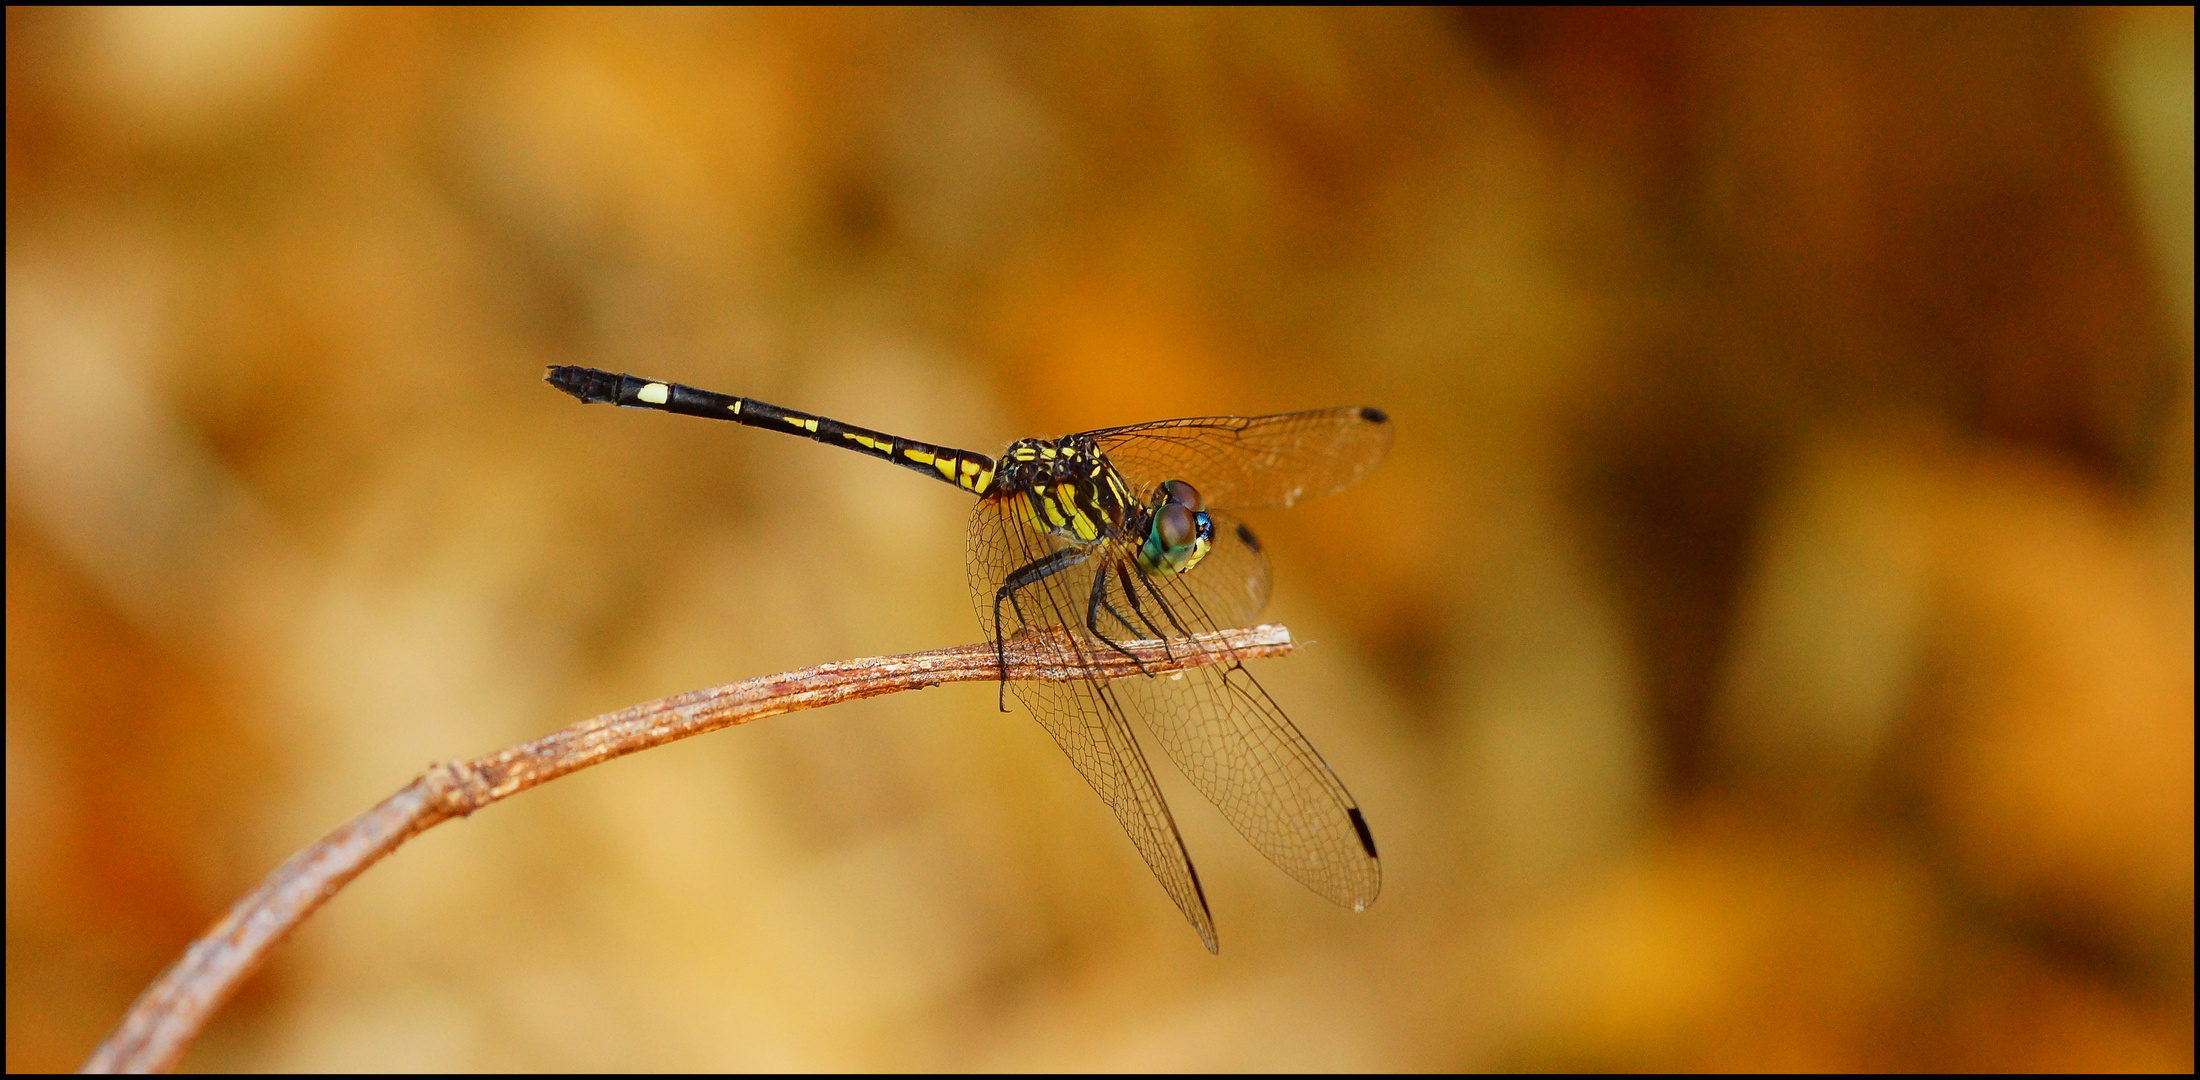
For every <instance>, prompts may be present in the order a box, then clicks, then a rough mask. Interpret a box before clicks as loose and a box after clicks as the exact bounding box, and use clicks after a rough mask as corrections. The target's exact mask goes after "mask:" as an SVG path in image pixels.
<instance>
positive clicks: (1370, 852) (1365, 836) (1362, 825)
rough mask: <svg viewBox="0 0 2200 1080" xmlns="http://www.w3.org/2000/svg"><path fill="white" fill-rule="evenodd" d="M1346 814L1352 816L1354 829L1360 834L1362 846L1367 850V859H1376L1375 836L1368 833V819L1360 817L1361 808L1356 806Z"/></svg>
mask: <svg viewBox="0 0 2200 1080" xmlns="http://www.w3.org/2000/svg"><path fill="white" fill-rule="evenodd" d="M1345 813H1347V814H1350V815H1352V828H1353V829H1354V830H1355V831H1357V832H1358V833H1359V834H1360V846H1361V847H1364V848H1366V849H1367V857H1368V858H1370V859H1372V858H1374V857H1375V834H1374V833H1371V832H1368V831H1367V819H1366V818H1364V817H1361V816H1360V808H1359V807H1357V806H1355V807H1352V808H1350V809H1348V810H1346V811H1345Z"/></svg>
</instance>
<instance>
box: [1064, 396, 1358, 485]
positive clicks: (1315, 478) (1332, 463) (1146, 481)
mask: <svg viewBox="0 0 2200 1080" xmlns="http://www.w3.org/2000/svg"><path fill="white" fill-rule="evenodd" d="M1086 434H1088V435H1089V436H1091V438H1092V440H1093V442H1094V443H1095V444H1097V445H1098V446H1099V448H1100V450H1101V452H1102V453H1105V454H1106V455H1107V456H1108V460H1109V461H1110V462H1113V463H1114V465H1115V467H1116V468H1117V469H1118V470H1120V471H1121V472H1122V473H1123V476H1124V478H1125V479H1127V480H1129V481H1130V484H1131V490H1132V491H1134V492H1137V493H1138V494H1139V496H1140V497H1141V498H1143V497H1144V495H1145V493H1147V492H1150V491H1152V490H1153V489H1154V487H1155V486H1156V485H1158V484H1161V483H1163V482H1165V481H1169V480H1183V481H1186V482H1188V483H1190V484H1191V485H1192V486H1193V487H1196V488H1198V489H1199V491H1200V493H1201V494H1202V495H1204V496H1205V497H1206V500H1207V505H1208V506H1210V507H1214V506H1221V507H1250V506H1290V505H1292V504H1294V503H1297V502H1299V501H1300V500H1302V499H1310V498H1313V497H1314V496H1316V495H1326V494H1328V493H1330V492H1332V491H1335V490H1337V489H1338V488H1341V487H1344V486H1345V485H1346V484H1349V483H1351V482H1353V481H1354V480H1358V479H1359V478H1360V477H1362V476H1365V475H1367V473H1368V470H1370V469H1373V468H1374V467H1375V466H1376V465H1378V464H1381V463H1382V460H1383V456H1384V455H1386V454H1388V453H1390V441H1391V425H1390V418H1389V417H1388V416H1385V415H1384V414H1383V413H1382V411H1381V410H1378V409H1369V408H1361V407H1350V408H1343V409H1317V410H1315V411H1313V412H1296V413H1278V414H1276V415H1274V416H1195V417H1191V418H1189V419H1184V420H1157V421H1154V422H1153V423H1150V424H1133V425H1131V426H1129V427H1119V428H1103V429H1101V430H1099V431H1093V432H1087V433H1086Z"/></svg>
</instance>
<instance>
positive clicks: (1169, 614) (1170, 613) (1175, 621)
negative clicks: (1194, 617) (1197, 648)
mask: <svg viewBox="0 0 2200 1080" xmlns="http://www.w3.org/2000/svg"><path fill="white" fill-rule="evenodd" d="M1138 583H1139V584H1140V585H1144V586H1145V587H1146V595H1148V596H1151V597H1153V602H1154V606H1155V607H1158V608H1160V609H1161V617H1162V618H1164V619H1167V620H1169V625H1170V626H1173V627H1176V632H1177V633H1178V634H1179V635H1181V636H1184V637H1190V636H1191V634H1192V631H1191V628H1190V627H1187V626H1185V625H1184V620H1182V619H1179V618H1177V617H1176V609H1175V608H1172V607H1170V606H1169V601H1168V599H1167V598H1166V597H1163V596H1162V595H1161V590H1159V589H1156V588H1154V587H1153V578H1151V577H1149V576H1147V575H1146V574H1143V573H1141V574H1139V575H1138ZM1141 614H1143V612H1141ZM1162 636H1166V635H1162Z"/></svg>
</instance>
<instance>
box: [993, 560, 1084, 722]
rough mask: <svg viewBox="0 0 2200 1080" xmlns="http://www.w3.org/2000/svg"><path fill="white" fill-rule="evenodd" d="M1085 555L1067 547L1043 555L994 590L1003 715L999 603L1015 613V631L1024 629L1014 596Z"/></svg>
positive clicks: (1004, 648)
mask: <svg viewBox="0 0 2200 1080" xmlns="http://www.w3.org/2000/svg"><path fill="white" fill-rule="evenodd" d="M1087 554H1089V552H1087V551H1085V550H1084V549H1083V548H1074V547H1066V548H1063V549H1062V550H1060V551H1056V552H1052V553H1050V554H1047V555H1043V556H1041V557H1039V558H1036V559H1033V560H1031V561H1030V562H1028V563H1025V564H1024V565H1023V566H1022V567H1020V568H1018V569H1017V571H1016V572H1015V573H1013V574H1010V575H1008V578H1007V579H1006V580H1004V581H1002V582H1001V587H1000V588H998V589H995V590H993V655H994V656H995V657H996V658H997V659H998V660H999V661H1000V665H1001V711H1002V712H1007V711H1008V631H1007V630H1006V629H1004V628H1003V627H1002V626H1001V601H1003V600H1006V601H1008V607H1009V610H1010V611H1013V612H1015V613H1016V628H1017V629H1019V630H1021V629H1023V627H1024V607H1023V605H1022V604H1020V603H1018V602H1017V601H1016V594H1017V593H1018V592H1020V591H1022V590H1023V589H1025V588H1027V587H1029V586H1031V585H1034V584H1037V583H1038V582H1041V581H1044V580H1046V579H1047V578H1050V577H1053V576H1054V575H1056V574H1059V573H1061V572H1062V571H1064V570H1067V569H1069V568H1070V567H1072V566H1075V565H1077V564H1078V563H1081V562H1083V561H1085V556H1086V555H1087Z"/></svg>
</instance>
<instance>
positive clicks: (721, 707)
mask: <svg viewBox="0 0 2200 1080" xmlns="http://www.w3.org/2000/svg"><path fill="white" fill-rule="evenodd" d="M1060 632H1061V631H1059V630H1054V631H1051V633H1057V634H1058V633H1060ZM1193 640H1195V641H1199V642H1202V643H1204V644H1206V645H1207V646H1209V647H1207V648H1197V649H1187V648H1183V647H1181V646H1178V647H1174V648H1170V647H1165V645H1164V643H1162V642H1159V641H1144V642H1131V643H1129V644H1128V645H1127V649H1128V651H1129V652H1130V653H1132V654H1135V655H1136V657H1137V659H1136V660H1135V661H1134V660H1133V659H1132V658H1131V657H1130V656H1126V655H1124V654H1122V653H1113V652H1107V653H1102V654H1100V655H1098V656H1095V657H1090V658H1088V659H1091V660H1093V661H1094V662H1095V663H1096V664H1097V665H1098V667H1099V668H1100V669H1101V670H1100V672H1099V674H1100V675H1102V676H1103V677H1105V678H1118V677H1122V676H1128V675H1134V674H1137V673H1138V671H1139V665H1140V664H1143V665H1144V668H1145V670H1146V671H1147V672H1148V673H1158V672H1169V671H1180V670H1183V669H1185V668H1190V667H1198V666H1200V665H1203V664H1213V663H1229V662H1234V661H1235V660H1238V659H1243V658H1248V657H1262V656H1280V655H1283V654H1284V653H1288V652H1290V651H1291V649H1292V642H1291V632H1290V631H1289V630H1287V629H1285V628H1283V627H1281V626H1273V625H1270V626H1257V627H1253V628H1251V629H1246V630H1219V631H1214V632H1211V633H1205V634H1199V635H1196V636H1195V637H1194V639H1193ZM1066 653H1072V651H1070V650H1064V649H1062V648H1061V646H1060V645H1059V644H1055V645H1051V646H1045V647H1042V646H1040V645H1039V644H1038V643H1037V642H1036V641H1035V640H1034V639H1033V638H1032V637H1028V636H1027V637H1019V638H1016V639H1013V640H1011V641H1010V642H1009V643H1008V649H1007V654H1008V677H1009V678H1011V679H1036V680H1042V681H1047V682H1068V681H1073V680H1077V679H1082V678H1085V677H1087V675H1088V672H1087V671H1086V670H1085V669H1083V668H1065V667H1062V666H1060V665H1059V664H1056V663H1052V662H1050V660H1049V658H1051V657H1059V656H1062V655H1065V654H1066ZM998 657H999V654H997V653H996V652H995V651H994V647H993V645H992V644H991V643H985V644H979V645H960V646H957V647H955V648H952V649H934V650H932V651H930V652H921V653H910V654H907V655H904V656H882V657H872V658H870V659H865V660H849V661H844V662H841V663H836V664H824V665H821V666H819V667H813V668H804V669H802V670H800V671H791V672H787V673H785V674H780V675H767V676H764V677H762V678H757V679H749V680H747V681H745V682H737V683H731V684H728V685H725V686H716V687H712V688H710V689H708V690H695V691H691V692H689V693H685V694H679V695H676V696H673V697H668V698H661V699H659V700H657V701H651V702H646V703H643V704H640V705H635V706H633V707H631V708H627V709H622V710H620V711H618V712H614V713H605V714H604V715H602V716H598V717H596V718H594V719H591V720H583V721H581V722H580V723H577V724H574V725H572V726H571V727H567V728H565V729H563V730H560V731H556V732H553V733H551V734H549V735H545V736H543V737H542V738H540V739H535V740H533V741H531V742H525V743H521V744H519V745H518V746H514V747H510V748H508V749H505V750H502V751H499V752H497V753H494V754H491V755H489V756H487V757H480V758H475V759H474V760H472V761H451V762H445V763H443V764H441V765H436V766H433V767H431V768H430V769H429V770H428V771H427V772H424V773H422V774H420V776H419V778H417V779H415V780H414V781H413V782H412V783H410V784H407V785H405V787H404V788H403V789H402V790H400V791H398V792H397V794H395V795H392V796H390V797H389V798H387V799H384V800H382V802H381V803H380V804H379V805H377V806H375V807H374V808H373V809H370V810H368V811H367V812H366V813H363V814H360V815H359V816H358V817H355V818H353V819H351V820H350V821H348V822H345V823H344V825H343V826H342V827H341V828H338V829H337V830H336V831H335V832H332V833H330V834H328V835H327V836H324V837H322V838H321V839H320V840H318V841H316V842H314V843H313V844H312V845H311V846H309V847H307V848H306V849H305V850H303V851H300V852H299V853H297V854H296V855H293V856H291V857H290V858H289V859H288V860H286V861H285V862H284V863H283V864H282V865H281V866H278V867H276V868H275V871H274V872H273V873H271V874H269V875H268V876H267V879H266V880H265V881H262V882H261V883H260V885H259V887H258V888H255V889H253V890H252V891H251V892H249V893H246V894H245V895H244V897H243V898H241V899H239V900H238V901H237V902H236V904H234V905H233V906H231V907H230V909H229V913H228V914H226V915H224V916H222V919H221V921H220V922H217V923H215V924H214V927H213V929H211V930H208V931H207V932H206V934H205V935H204V936H203V937H201V938H199V939H198V940H197V941H194V942H192V943H191V947H190V948H188V949H186V950H184V953H183V956H182V958H181V959H178V960H177V961H176V962H175V963H173V964H170V965H169V966H168V970H166V971H163V972H161V974H160V977H159V978H157V979H155V980H153V983H152V985H151V986H148V987H146V988H145V992H144V993H142V994H140V995H138V999H137V1000H136V1001H135V1002H133V1003H131V1005H130V1011H129V1012H127V1013H125V1014H123V1017H122V1021H121V1022H120V1023H118V1024H116V1025H115V1029H114V1031H112V1032H110V1033H109V1034H108V1036H107V1038H106V1040H105V1041H104V1042H102V1043H100V1044H99V1048H98V1049H97V1050H94V1051H93V1052H92V1056H91V1057H90V1058H88V1059H86V1060H85V1062H84V1066H83V1070H82V1071H84V1072H155V1071H166V1070H168V1069H170V1068H173V1067H174V1066H175V1064H176V1061H177V1059H179V1058H181V1057H182V1056H183V1052H184V1051H185V1050H186V1049H188V1048H189V1047H190V1045H191V1041H192V1040H193V1039H195V1038H197V1036H198V1033H199V1029H200V1028H202V1027H204V1026H205V1024H206V1022H207V1020H209V1019H211V1018H212V1017H213V1015H214V1013H215V1011H216V1010H218V1009H220V1008H221V1006H222V1004H223V1003H224V1002H226V1001H228V1000H229V996H230V995H231V994H232V993H234V992H235V991H236V989H237V986H238V985H239V984H240V983H242V982H243V981H244V979H245V977H246V976H248V975H250V974H251V973H252V972H253V970H254V969H256V968H257V967H259V965H260V961H261V960H262V959H264V958H265V957H266V956H267V953H268V950H270V949H272V948H274V946H275V945H276V943H278V942H280V941H282V939H283V938H284V937H285V936H287V935H288V934H289V933H290V931H291V930H292V929H294V928H296V927H297V925H298V924H299V923H300V922H303V921H304V920H305V918H306V916H308V915H311V914H312V913H313V911H314V909H316V908H319V907H320V906H321V905H322V904H323V903H325V902H326V901H327V900H328V899H329V898H330V897H332V896H334V895H336V893H337V891H338V890H340V889H342V888H343V887H344V886H345V885H347V884H349V883H350V882H351V879H353V878H355V877H358V876H359V875H360V874H361V873H362V872H364V871H365V870H366V869H367V867H369V866H372V865H374V864H375V862H376V861H378V860H380V859H381V858H382V857H383V856H384V855H387V854H389V853H390V852H392V851H395V850H397V846H398V845H399V844H402V843H404V842H405V841H406V840H408V839H411V838H412V837H413V836H414V835H415V834H417V833H420V832H423V831H425V830H427V829H428V828H430V827H432V826H435V825H438V824H440V823H442V822H444V821H446V820H448V819H450V818H453V817H464V816H466V815H468V814H471V813H473V812H474V811H476V810H479V809H481V808H482V807H484V806H487V805H489V804H490V803H493V802H496V801H498V800H500V799H504V798H506V797H508V796H511V795H514V794H517V793H519V792H521V791H525V790H527V789H528V788H531V787H534V786H535V785H537V784H541V783H546V782H548V781H550V780H555V779H557V778H558V777H560V776H564V775H565V774H567V773H570V772H575V771H578V770H580V769H585V768H587V767H588V766H590V765H596V764H600V763H602V762H606V761H609V760H611V759H612V758H615V757H622V756H624V755H626V754H631V753H633V752H635V751H637V750H646V749H648V748H650V747H652V746H660V745H663V744H664V743H668V742H673V741H675V740H678V739H685V738H687V737H688V736H691V735H701V734H704V733H705V732H711V731H716V730H718V729H720V728H727V727H732V726H734V725H736V724H746V723H748V722H749V721H751V720H761V719H763V718H765V717H767V716H777V715H779V714H780V713H787V712H795V711H798V710H801V709H814V708H817V707H818V706H820V705H832V704H835V703H837V702H842V701H853V700H855V699H857V698H867V697H876V696H878V695H880V694H893V693H899V692H900V691H903V690H922V689H924V688H925V687H928V686H938V685H940V684H942V683H951V682H989V681H992V680H994V679H998V678H1000V676H1001V667H1000V660H999V658H998Z"/></svg>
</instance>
